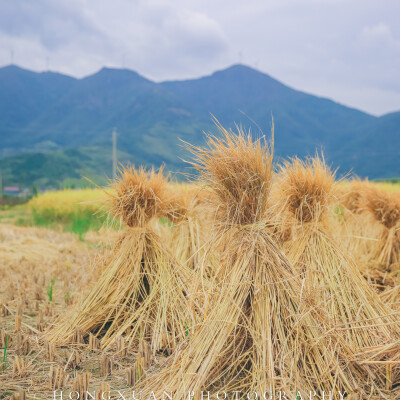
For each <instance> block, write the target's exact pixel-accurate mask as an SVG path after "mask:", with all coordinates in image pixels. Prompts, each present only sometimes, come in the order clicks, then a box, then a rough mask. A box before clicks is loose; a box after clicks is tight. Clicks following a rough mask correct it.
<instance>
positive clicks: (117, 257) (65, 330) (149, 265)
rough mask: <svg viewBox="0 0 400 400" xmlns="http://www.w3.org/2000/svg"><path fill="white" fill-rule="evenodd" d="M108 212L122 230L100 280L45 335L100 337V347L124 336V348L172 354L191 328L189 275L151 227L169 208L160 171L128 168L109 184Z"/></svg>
mask: <svg viewBox="0 0 400 400" xmlns="http://www.w3.org/2000/svg"><path fill="white" fill-rule="evenodd" d="M113 189H114V190H115V192H116V194H115V195H113V194H110V196H111V198H110V200H109V202H110V211H111V213H112V214H113V215H114V217H115V218H120V219H121V220H122V221H123V222H124V223H125V224H126V225H127V229H126V230H125V231H123V232H122V234H121V237H120V239H119V241H118V244H117V245H116V248H115V249H114V253H113V255H112V257H111V259H110V260H109V262H108V265H107V266H106V267H105V269H104V272H103V274H102V275H101V277H100V279H99V280H98V281H97V283H96V284H95V285H94V287H93V288H92V289H91V291H90V292H89V294H88V295H87V296H86V298H85V300H84V301H83V303H82V304H81V306H79V307H78V309H77V310H75V311H74V312H73V313H72V314H71V315H68V316H67V318H66V319H64V320H62V321H61V322H60V325H59V326H56V327H55V328H54V329H52V330H50V332H48V339H49V340H50V341H52V342H55V343H57V344H66V343H69V342H71V341H72V340H73V338H74V334H75V332H76V331H77V330H78V331H80V332H81V333H83V334H85V335H88V334H89V333H93V334H95V335H96V336H97V337H101V338H102V340H101V345H102V347H103V348H107V347H109V346H110V345H111V344H112V343H113V342H114V340H115V339H116V338H117V337H118V336H120V335H125V339H126V341H127V342H128V343H129V344H132V345H137V344H138V340H139V337H141V338H143V339H148V340H149V341H150V344H151V349H152V351H153V353H155V352H156V351H158V350H161V349H163V350H167V351H169V350H171V349H173V348H174V347H175V346H176V344H177V342H178V341H179V340H181V339H182V338H183V337H185V331H186V329H187V326H188V325H189V326H190V325H192V324H193V322H192V320H191V315H192V313H190V312H189V310H188V306H187V305H188V301H187V293H186V292H185V288H186V285H187V282H188V280H189V276H190V271H189V270H188V269H186V268H185V267H181V266H179V264H178V263H177V262H176V261H175V259H174V258H173V256H172V255H171V253H170V252H169V251H168V250H167V249H166V248H165V247H164V245H163V244H162V243H161V240H160V238H159V237H158V236H157V235H156V234H155V233H154V232H153V230H152V229H151V227H150V221H151V220H152V219H153V218H159V217H160V216H163V215H164V214H165V212H166V210H167V209H168V208H169V207H170V206H169V198H168V190H167V187H166V180H165V179H164V177H163V175H162V169H161V170H160V171H159V172H158V173H156V172H155V171H154V170H150V171H146V170H144V169H143V168H140V169H139V170H136V169H134V168H128V169H124V170H123V171H121V176H120V178H119V179H118V181H117V182H116V183H115V184H114V185H113Z"/></svg>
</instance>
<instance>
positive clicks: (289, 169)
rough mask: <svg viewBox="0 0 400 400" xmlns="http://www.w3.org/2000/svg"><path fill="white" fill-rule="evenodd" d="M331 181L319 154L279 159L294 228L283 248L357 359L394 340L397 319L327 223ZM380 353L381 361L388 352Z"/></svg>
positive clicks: (381, 379) (378, 379)
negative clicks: (288, 159) (344, 250)
mask: <svg viewBox="0 0 400 400" xmlns="http://www.w3.org/2000/svg"><path fill="white" fill-rule="evenodd" d="M334 183H335V180H334V173H332V172H330V170H329V168H328V167H327V166H326V165H325V163H324V161H323V160H321V159H320V158H318V157H317V158H314V159H308V160H306V161H301V160H299V159H297V158H295V159H293V160H292V161H291V162H286V163H285V164H284V166H283V167H282V171H281V174H280V187H281V190H282V202H284V204H286V207H287V209H288V210H289V211H290V212H291V213H292V214H293V217H294V219H295V221H297V222H295V227H294V228H295V229H294V231H296V232H297V234H295V235H294V237H293V239H292V240H291V241H290V242H287V243H286V246H285V249H286V253H287V255H288V258H289V260H290V261H291V262H292V263H293V264H294V265H295V266H296V267H297V269H298V270H299V271H300V272H302V273H304V276H305V278H306V279H305V281H306V289H307V291H308V292H309V293H310V295H312V296H313V297H314V298H315V301H316V302H317V303H319V304H320V305H322V306H323V307H324V310H325V314H326V316H327V317H328V318H329V319H330V325H331V326H332V328H333V329H335V330H337V331H338V332H340V333H341V337H342V339H343V341H344V342H343V345H344V346H345V347H347V348H348V351H349V355H350V358H351V359H357V358H358V359H360V360H361V359H362V358H363V354H362V353H363V351H364V350H365V349H366V348H372V347H376V346H380V345H382V344H386V345H390V344H392V343H394V342H395V341H396V340H398V339H399V332H400V330H399V328H400V325H399V321H398V318H397V316H393V315H391V311H390V310H389V309H388V308H386V306H385V304H383V303H382V301H381V300H380V299H379V297H378V295H377V294H376V293H375V292H374V291H373V290H372V289H371V288H370V287H369V285H368V284H367V282H366V281H365V280H364V279H363V278H362V276H361V275H360V273H359V271H358V270H357V266H356V265H355V263H354V262H353V261H352V259H351V257H350V255H347V254H345V253H344V252H343V250H342V249H341V248H340V247H339V245H338V244H337V243H336V242H335V240H334V239H333V236H332V234H331V233H330V231H329V229H328V228H327V225H328V223H329V220H328V217H327V215H326V214H327V213H326V210H327V209H328V205H329V203H330V201H331V200H332V193H333V192H332V191H333V188H334ZM357 353H358V355H357V356H356V354H357ZM380 356H381V358H380V360H381V361H384V360H385V359H387V357H389V356H391V354H386V353H382V354H381V355H380ZM370 370H371V371H372V368H370ZM366 371H367V370H366ZM373 372H374V374H375V383H376V384H377V385H378V387H377V389H379V388H385V386H386V384H387V379H386V375H385V373H386V372H385V371H384V370H383V369H382V368H381V367H380V366H379V365H378V366H377V368H376V369H374V370H373ZM397 378H398V376H397ZM365 381H368V375H367V376H366V377H365ZM370 384H371V387H373V383H372V382H370Z"/></svg>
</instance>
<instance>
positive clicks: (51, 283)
mask: <svg viewBox="0 0 400 400" xmlns="http://www.w3.org/2000/svg"><path fill="white" fill-rule="evenodd" d="M54 283H55V280H54V279H52V280H51V281H50V285H49V286H48V287H47V290H46V292H47V296H48V297H49V303H52V302H53V289H54Z"/></svg>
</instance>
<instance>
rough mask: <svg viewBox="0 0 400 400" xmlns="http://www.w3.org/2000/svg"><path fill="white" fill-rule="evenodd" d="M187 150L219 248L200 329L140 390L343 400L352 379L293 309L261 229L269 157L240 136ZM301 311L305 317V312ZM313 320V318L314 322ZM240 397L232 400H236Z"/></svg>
mask: <svg viewBox="0 0 400 400" xmlns="http://www.w3.org/2000/svg"><path fill="white" fill-rule="evenodd" d="M218 127H219V130H220V132H221V134H222V138H221V139H218V138H215V137H209V138H208V145H209V148H208V149H202V148H196V147H192V148H191V150H192V152H193V153H194V154H195V156H196V160H195V162H194V163H193V165H194V166H195V167H196V168H197V170H198V171H199V172H200V173H201V174H202V176H203V178H204V180H205V181H206V182H207V183H208V185H209V186H210V187H211V189H212V190H213V193H214V200H215V209H216V215H217V217H218V221H219V223H220V231H219V235H218V238H216V239H215V242H218V243H217V244H218V245H219V246H221V247H222V250H221V264H220V267H219V269H218V270H217V272H216V276H215V278H214V280H213V281H212V285H211V286H212V287H211V289H210V293H209V296H208V299H207V302H206V306H205V312H204V322H203V324H202V325H201V326H200V327H198V328H197V329H196V332H195V333H194V335H193V337H191V340H190V342H189V343H187V344H182V345H181V346H180V347H179V348H178V349H177V350H176V352H175V353H174V354H173V355H172V356H171V357H170V358H169V359H168V360H167V362H166V365H164V367H163V368H162V369H161V371H159V372H158V373H156V374H154V375H153V376H152V377H149V378H148V379H147V380H146V381H145V382H144V383H142V385H141V386H140V389H141V390H143V391H144V392H146V390H147V391H153V390H154V388H158V389H159V391H160V393H158V392H155V395H156V397H157V398H159V395H160V396H161V395H162V390H167V391H172V392H173V393H174V398H178V399H183V398H185V397H187V391H188V390H190V391H194V392H195V393H196V392H197V393H198V392H199V391H200V390H202V391H206V390H212V389H218V390H223V391H225V392H226V391H228V390H238V391H242V392H243V391H246V390H247V391H249V390H255V391H257V392H258V394H259V396H260V397H261V396H263V394H264V393H265V392H269V394H268V393H266V394H265V396H267V397H265V398H268V396H269V395H271V398H272V396H273V398H278V397H275V396H278V390H280V389H281V390H283V391H285V392H286V394H287V395H288V396H292V397H290V398H295V397H296V394H297V393H296V391H297V390H300V389H301V390H304V391H306V392H307V393H308V391H315V392H317V393H320V394H321V393H322V391H325V392H329V391H330V390H341V391H342V392H344V391H347V392H348V393H349V392H351V391H352V390H353V389H354V388H355V387H356V386H357V384H356V382H355V378H353V376H351V374H349V371H348V369H347V366H346V365H345V364H341V363H340V362H339V359H338V358H339V357H338V355H337V354H338V352H337V348H336V344H335V343H336V342H335V341H334V340H331V338H330V337H329V336H328V335H326V336H324V337H322V330H323V327H321V326H320V323H321V322H322V323H323V320H324V317H323V315H322V314H319V313H317V311H318V310H315V309H314V307H310V306H309V305H306V304H305V303H303V302H302V301H301V292H302V281H301V279H300V277H299V274H298V273H297V272H296V271H295V270H294V268H293V267H292V266H291V264H290V263H289V262H288V260H287V259H286V258H285V256H284V255H283V254H282V252H281V251H280V250H279V248H278V246H277V245H276V243H275V242H274V240H273V239H272V236H270V235H269V234H268V233H267V231H266V229H265V224H264V223H263V221H262V218H263V216H264V215H265V213H266V210H267V202H268V198H269V194H270V186H271V177H272V173H273V171H272V150H270V149H269V148H268V147H267V146H266V145H265V144H264V143H263V142H262V141H257V142H253V141H252V140H251V137H250V136H249V135H245V134H244V133H243V132H242V131H239V135H238V136H236V135H235V134H233V133H232V132H228V131H226V130H225V129H224V128H223V127H222V126H220V125H219V126H218ZM306 306H307V310H305V307H306ZM313 315H315V318H314V317H313ZM239 396H240V395H239Z"/></svg>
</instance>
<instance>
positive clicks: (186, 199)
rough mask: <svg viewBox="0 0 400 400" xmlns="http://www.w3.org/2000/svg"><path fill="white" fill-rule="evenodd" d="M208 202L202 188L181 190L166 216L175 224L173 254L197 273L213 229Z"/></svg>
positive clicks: (171, 238)
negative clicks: (196, 269) (195, 269)
mask: <svg viewBox="0 0 400 400" xmlns="http://www.w3.org/2000/svg"><path fill="white" fill-rule="evenodd" d="M204 202H205V192H204V191H201V190H200V188H191V189H187V188H182V189H178V190H175V194H174V196H173V198H172V200H171V208H170V210H168V212H167V214H166V216H167V218H168V219H169V220H170V221H171V222H172V224H173V226H172V235H171V237H170V240H169V244H170V247H171V250H172V252H173V254H174V255H175V257H176V258H177V260H178V262H180V263H181V264H187V265H188V266H189V267H190V268H193V269H194V268H195V266H196V265H197V264H198V260H199V259H200V258H201V257H202V256H203V255H204V248H205V243H206V242H207V235H208V234H209V233H210V230H211V229H212V227H211V224H212V221H211V217H210V216H209V215H207V208H206V207H205V205H204Z"/></svg>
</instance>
